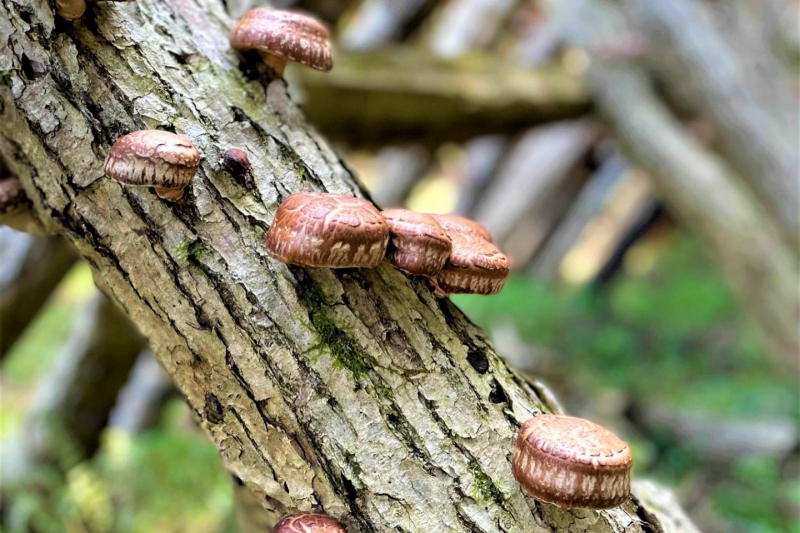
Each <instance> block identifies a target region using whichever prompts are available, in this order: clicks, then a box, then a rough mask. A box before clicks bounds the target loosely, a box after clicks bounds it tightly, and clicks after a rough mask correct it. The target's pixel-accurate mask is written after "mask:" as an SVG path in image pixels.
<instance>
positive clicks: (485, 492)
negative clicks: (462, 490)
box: [469, 461, 506, 505]
mask: <svg viewBox="0 0 800 533" xmlns="http://www.w3.org/2000/svg"><path fill="white" fill-rule="evenodd" d="M469 471H470V473H471V474H472V477H473V478H474V482H473V484H474V492H473V495H472V497H473V498H474V499H475V500H476V501H479V502H487V501H493V502H495V503H496V504H497V505H503V504H504V503H505V501H506V499H505V497H504V496H503V493H502V492H500V489H498V488H497V486H496V485H495V484H494V482H493V481H492V478H490V477H489V476H487V475H486V473H485V472H484V471H483V470H481V467H480V465H478V463H476V462H475V461H473V462H471V463H470V464H469Z"/></svg>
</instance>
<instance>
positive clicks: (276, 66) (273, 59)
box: [259, 50, 286, 78]
mask: <svg viewBox="0 0 800 533" xmlns="http://www.w3.org/2000/svg"><path fill="white" fill-rule="evenodd" d="M259 53H260V54H261V58H262V59H263V60H264V63H266V64H267V66H268V67H269V68H271V69H272V70H273V71H274V72H275V75H276V76H277V77H278V78H283V71H284V70H285V69H286V58H285V57H282V56H277V55H275V54H270V53H269V52H265V51H263V50H259Z"/></svg>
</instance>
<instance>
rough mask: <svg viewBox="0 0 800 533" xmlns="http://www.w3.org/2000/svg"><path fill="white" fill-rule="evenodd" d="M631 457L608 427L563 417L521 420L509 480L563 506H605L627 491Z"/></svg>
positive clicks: (615, 502) (612, 504) (620, 500)
mask: <svg viewBox="0 0 800 533" xmlns="http://www.w3.org/2000/svg"><path fill="white" fill-rule="evenodd" d="M632 466H633V456H632V455H631V449H630V448H629V447H628V445H627V444H626V443H625V441H623V440H622V439H620V438H619V437H617V436H616V435H615V434H614V433H612V432H611V431H609V430H608V429H606V428H604V427H603V426H600V425H598V424H595V423H594V422H590V421H589V420H584V419H582V418H575V417H571V416H563V415H550V414H543V415H539V416H537V417H534V418H531V419H530V420H528V421H526V422H525V423H524V424H522V428H520V431H519V436H518V437H517V446H516V449H515V450H514V458H513V460H512V472H513V474H514V478H515V479H516V480H517V481H518V482H519V484H520V485H521V486H522V488H523V489H524V490H525V492H527V493H528V494H529V495H530V496H532V497H534V498H536V499H537V500H541V501H544V502H548V503H553V504H555V505H558V506H559V507H561V508H563V509H572V508H576V507H578V508H584V509H610V508H612V507H617V506H619V505H622V503H624V502H625V500H627V499H628V495H629V494H630V492H631V467H632Z"/></svg>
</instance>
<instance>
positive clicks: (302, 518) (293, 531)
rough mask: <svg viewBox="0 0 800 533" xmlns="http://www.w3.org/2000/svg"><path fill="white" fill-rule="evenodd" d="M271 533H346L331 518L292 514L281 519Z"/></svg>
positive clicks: (319, 515) (308, 514) (340, 525)
mask: <svg viewBox="0 0 800 533" xmlns="http://www.w3.org/2000/svg"><path fill="white" fill-rule="evenodd" d="M272 533H347V530H345V528H344V526H343V525H342V524H341V523H339V521H338V520H336V519H335V518H333V517H330V516H328V515H326V514H322V513H294V514H290V515H287V516H284V517H283V518H281V521H280V522H278V523H277V524H275V527H273V528H272Z"/></svg>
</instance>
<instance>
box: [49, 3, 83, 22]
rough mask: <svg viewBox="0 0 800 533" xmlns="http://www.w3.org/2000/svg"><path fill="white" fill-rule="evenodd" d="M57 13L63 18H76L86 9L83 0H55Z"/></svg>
mask: <svg viewBox="0 0 800 533" xmlns="http://www.w3.org/2000/svg"><path fill="white" fill-rule="evenodd" d="M56 7H58V15H59V16H60V17H61V18H63V19H65V20H77V19H79V18H81V17H82V16H83V14H84V12H85V11H86V2H85V1H84V0H56Z"/></svg>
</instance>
